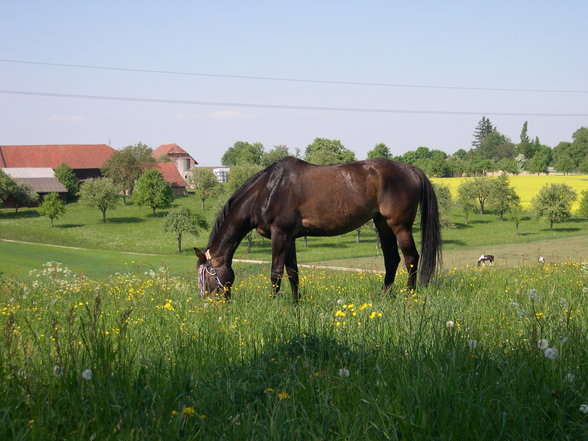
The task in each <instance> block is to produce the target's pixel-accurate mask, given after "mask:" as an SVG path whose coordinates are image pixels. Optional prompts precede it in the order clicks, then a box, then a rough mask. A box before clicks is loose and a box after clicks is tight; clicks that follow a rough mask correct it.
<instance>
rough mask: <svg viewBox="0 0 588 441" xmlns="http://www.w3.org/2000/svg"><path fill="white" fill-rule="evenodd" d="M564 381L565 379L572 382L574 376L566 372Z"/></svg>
mask: <svg viewBox="0 0 588 441" xmlns="http://www.w3.org/2000/svg"><path fill="white" fill-rule="evenodd" d="M564 381H566V382H568V383H573V382H574V381H576V376H575V375H574V374H572V373H570V374H566V375H565V377H564Z"/></svg>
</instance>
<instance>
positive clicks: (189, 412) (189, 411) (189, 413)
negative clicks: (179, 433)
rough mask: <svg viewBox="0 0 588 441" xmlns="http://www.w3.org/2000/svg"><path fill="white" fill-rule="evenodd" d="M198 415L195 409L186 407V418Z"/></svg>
mask: <svg viewBox="0 0 588 441" xmlns="http://www.w3.org/2000/svg"><path fill="white" fill-rule="evenodd" d="M195 414H196V411H195V410H194V408H193V407H184V416H186V417H191V416H194V415H195Z"/></svg>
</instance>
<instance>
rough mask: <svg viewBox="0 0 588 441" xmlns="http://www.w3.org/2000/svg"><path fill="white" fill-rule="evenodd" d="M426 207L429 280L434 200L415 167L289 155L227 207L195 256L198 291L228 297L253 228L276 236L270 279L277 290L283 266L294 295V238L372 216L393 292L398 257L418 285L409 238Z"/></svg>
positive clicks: (435, 228) (352, 225) (435, 230)
mask: <svg viewBox="0 0 588 441" xmlns="http://www.w3.org/2000/svg"><path fill="white" fill-rule="evenodd" d="M419 204H420V205H421V233H422V250H421V254H422V256H421V266H420V274H419V275H420V281H421V283H422V284H423V285H424V284H427V283H428V282H429V279H430V278H431V277H432V276H433V274H434V273H435V268H436V265H437V262H438V261H439V260H440V257H441V236H440V229H439V215H438V208H437V198H436V196H435V192H434V190H433V186H432V185H431V182H430V181H429V180H428V179H427V177H426V176H425V174H424V173H423V172H422V171H421V170H419V169H418V168H416V167H413V166H411V165H408V164H402V163H397V162H394V161H389V160H386V159H373V160H368V161H359V162H351V163H347V164H339V165H328V166H318V165H312V164H308V163H307V162H304V161H301V160H299V159H296V158H285V159H282V160H280V161H277V162H275V163H274V164H272V165H270V166H269V167H268V168H266V169H265V170H263V171H261V172H259V173H258V174H256V175H255V176H253V177H252V178H251V179H250V180H249V181H248V182H247V183H245V184H244V185H243V186H242V187H241V188H239V189H238V190H237V191H236V192H235V193H234V194H233V196H232V197H231V198H230V199H229V201H228V202H227V203H226V205H225V206H224V208H223V210H222V212H221V213H220V214H219V216H218V219H217V220H216V223H215V225H214V227H213V229H212V232H211V233H210V239H209V242H208V247H207V249H206V251H205V252H204V253H202V252H201V251H199V250H198V249H195V251H196V254H197V256H198V263H199V265H200V268H199V284H200V293H201V294H202V295H204V294H205V293H212V292H214V291H217V292H220V293H222V294H224V295H225V297H227V298H228V297H229V296H230V288H231V285H232V284H233V281H234V280H235V273H234V272H233V269H232V262H233V255H234V253H235V250H236V249H237V247H238V245H239V243H240V242H241V241H242V240H243V238H244V237H245V235H246V234H247V233H248V232H249V231H250V230H252V229H256V230H257V231H258V232H259V234H261V235H262V236H264V237H267V238H269V239H271V242H272V269H271V282H272V287H273V292H274V294H275V293H277V292H278V291H279V289H280V283H281V280H282V276H283V275H284V266H285V267H286V271H287V273H288V278H289V280H290V285H291V287H292V294H293V295H294V300H295V301H298V300H299V294H298V264H297V263H296V244H295V239H296V238H297V237H302V236H335V235H339V234H343V233H347V232H349V231H353V230H354V229H357V228H359V227H360V226H361V225H363V224H364V223H365V222H367V221H368V220H370V219H373V220H374V223H375V225H376V228H377V230H378V233H379V235H380V240H381V244H382V251H383V254H384V263H385V267H386V275H385V277H384V289H385V290H388V289H389V288H390V287H391V285H392V283H393V282H394V278H395V275H396V270H397V268H398V264H399V263H400V255H399V253H398V246H400V249H401V250H402V254H403V255H404V263H405V265H406V269H407V271H408V288H409V289H413V288H414V287H415V285H416V277H417V267H418V263H419V253H418V252H417V249H416V246H415V242H414V239H413V236H412V224H413V222H414V219H415V216H416V213H417V209H418V206H419Z"/></svg>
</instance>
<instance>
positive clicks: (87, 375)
mask: <svg viewBox="0 0 588 441" xmlns="http://www.w3.org/2000/svg"><path fill="white" fill-rule="evenodd" d="M82 378H83V379H84V380H91V379H92V371H91V370H90V369H86V370H85V371H84V372H82Z"/></svg>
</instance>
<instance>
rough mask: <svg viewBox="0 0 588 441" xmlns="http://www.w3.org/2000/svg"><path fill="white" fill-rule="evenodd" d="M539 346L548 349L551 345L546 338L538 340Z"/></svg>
mask: <svg viewBox="0 0 588 441" xmlns="http://www.w3.org/2000/svg"><path fill="white" fill-rule="evenodd" d="M537 347H538V348H539V349H547V348H548V347H549V342H548V341H547V340H545V339H544V338H542V339H540V340H538V341H537Z"/></svg>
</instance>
